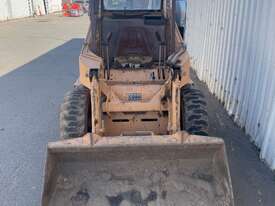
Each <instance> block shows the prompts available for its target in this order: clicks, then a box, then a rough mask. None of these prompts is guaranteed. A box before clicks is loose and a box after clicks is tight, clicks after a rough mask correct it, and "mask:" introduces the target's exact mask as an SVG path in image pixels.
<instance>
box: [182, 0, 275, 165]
mask: <svg viewBox="0 0 275 206" xmlns="http://www.w3.org/2000/svg"><path fill="white" fill-rule="evenodd" d="M274 19H275V1H273V0H188V6H187V33H186V41H187V44H188V48H189V52H190V54H191V56H192V63H193V67H194V69H195V70H196V72H197V74H198V76H199V78H200V79H201V80H203V81H205V82H206V83H207V85H208V87H209V89H210V91H211V92H212V93H214V94H215V96H217V98H218V99H219V100H221V102H223V103H224V106H225V108H226V110H227V111H228V113H229V114H230V115H234V120H235V122H236V123H238V124H239V125H240V126H241V127H244V128H245V131H246V132H247V133H248V134H249V135H250V136H251V137H252V139H251V140H252V141H253V142H254V143H255V144H256V145H257V146H258V147H259V148H261V158H263V159H264V160H265V161H266V162H267V163H268V165H269V166H270V167H271V168H272V169H275V149H274V148H275V136H274V135H273V133H274V132H273V129H275V27H274Z"/></svg>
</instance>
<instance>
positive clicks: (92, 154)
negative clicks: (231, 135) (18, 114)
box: [42, 0, 234, 206]
mask: <svg viewBox="0 0 275 206" xmlns="http://www.w3.org/2000/svg"><path fill="white" fill-rule="evenodd" d="M89 13H90V21H91V23H90V28H89V31H88V34H87V37H86V39H85V41H84V44H83V48H82V50H81V54H80V58H79V71H80V72H79V79H78V80H77V82H76V84H75V86H74V88H73V89H72V90H71V91H69V92H68V93H67V94H66V95H65V97H64V102H63V104H62V105H61V111H60V136H61V140H60V141H57V142H50V143H49V144H48V151H47V152H48V154H47V162H46V167H45V179H44V191H43V196H42V206H128V205H129V206H233V205H234V200H233V191H232V184H231V177H230V173H229V168H228V162H227V157H226V151H225V145H224V141H223V140H222V139H220V138H215V137H209V136H208V127H209V125H208V117H207V111H206V101H205V100H204V96H203V94H202V93H201V92H200V91H199V90H198V89H196V88H195V87H194V86H193V83H192V80H191V79H190V57H189V54H188V52H187V49H186V46H185V43H184V41H183V37H182V35H181V33H180V31H179V29H178V26H177V24H176V21H175V19H176V17H175V13H176V12H175V0H172V1H171V0H144V1H143V0H142V1H141V0H127V1H125V0H92V1H90V12H89Z"/></svg>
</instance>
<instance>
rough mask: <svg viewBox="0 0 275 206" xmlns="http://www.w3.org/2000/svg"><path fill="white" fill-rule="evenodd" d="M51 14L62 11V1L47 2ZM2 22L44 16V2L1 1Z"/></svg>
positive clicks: (36, 0) (51, 0)
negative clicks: (34, 15)
mask: <svg viewBox="0 0 275 206" xmlns="http://www.w3.org/2000/svg"><path fill="white" fill-rule="evenodd" d="M46 3H47V5H46V6H47V7H48V9H49V13H53V12H57V11H61V10H62V6H61V3H62V1H61V0H46ZM0 5H1V6H0V21H5V20H9V19H16V18H22V17H28V16H33V14H34V13H36V15H40V14H41V15H44V14H45V13H46V12H45V6H44V1H43V0H0Z"/></svg>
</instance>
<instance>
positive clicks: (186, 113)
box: [181, 85, 209, 136]
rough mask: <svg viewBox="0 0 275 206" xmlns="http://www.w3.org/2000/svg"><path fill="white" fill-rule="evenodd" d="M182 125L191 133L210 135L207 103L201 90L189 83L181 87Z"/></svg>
mask: <svg viewBox="0 0 275 206" xmlns="http://www.w3.org/2000/svg"><path fill="white" fill-rule="evenodd" d="M181 101H182V107H181V111H182V112H181V126H182V129H183V130H185V131H187V132H188V133H189V134H194V135H202V136H208V126H209V125H208V114H207V110H206V108H207V103H206V101H205V98H204V95H203V94H202V93H201V91H200V90H198V89H195V88H193V86H192V85H187V86H185V87H183V88H182V89H181Z"/></svg>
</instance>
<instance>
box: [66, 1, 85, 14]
mask: <svg viewBox="0 0 275 206" xmlns="http://www.w3.org/2000/svg"><path fill="white" fill-rule="evenodd" d="M62 7H63V15H64V16H73V17H78V16H82V15H83V14H85V13H87V12H88V10H89V1H88V0H72V1H66V2H64V3H63V5H62Z"/></svg>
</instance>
